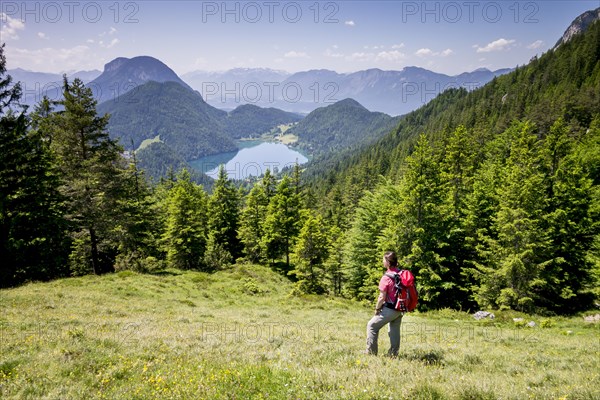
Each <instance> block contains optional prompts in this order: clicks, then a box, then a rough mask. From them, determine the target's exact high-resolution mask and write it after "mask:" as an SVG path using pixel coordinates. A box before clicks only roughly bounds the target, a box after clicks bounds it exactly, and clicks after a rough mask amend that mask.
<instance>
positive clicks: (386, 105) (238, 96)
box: [182, 67, 512, 115]
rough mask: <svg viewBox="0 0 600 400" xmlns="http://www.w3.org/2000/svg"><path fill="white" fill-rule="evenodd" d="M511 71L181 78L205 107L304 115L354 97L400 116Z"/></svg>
mask: <svg viewBox="0 0 600 400" xmlns="http://www.w3.org/2000/svg"><path fill="white" fill-rule="evenodd" d="M511 70H512V69H510V68H506V69H500V70H497V71H490V70H488V69H485V68H482V69H477V70H475V71H472V72H465V73H462V74H459V75H455V76H450V75H445V74H440V73H436V72H432V71H429V70H427V69H424V68H419V67H406V68H404V69H402V70H401V71H383V70H380V69H376V68H374V69H368V70H364V71H358V72H354V73H348V74H340V73H337V72H335V71H331V70H326V69H320V70H310V71H302V72H297V73H295V74H291V75H290V74H288V73H285V72H282V71H276V70H271V69H264V68H260V69H252V68H245V69H233V70H229V71H225V72H222V73H214V72H202V71H196V72H192V73H188V74H185V75H183V76H182V78H183V79H184V80H186V81H187V82H188V83H189V84H190V86H192V87H193V88H194V89H196V90H198V91H200V92H201V93H202V95H203V97H204V99H205V100H206V102H207V103H209V104H211V105H212V106H214V107H217V108H223V109H233V108H235V107H237V106H239V105H240V104H247V103H251V104H255V105H258V106H263V107H265V106H267V107H276V108H280V109H282V110H286V111H293V112H300V113H308V112H310V111H313V110H315V109H316V108H319V107H323V106H327V105H330V104H333V103H335V102H337V101H339V100H342V99H345V98H353V99H355V100H357V101H358V102H359V103H361V104H362V105H363V106H365V107H366V108H367V109H369V110H371V111H380V112H384V113H386V114H390V115H402V114H406V113H408V112H410V111H413V110H415V109H417V108H419V107H420V106H422V105H423V104H425V103H427V102H429V101H430V100H432V99H433V98H434V97H435V96H437V94H439V93H441V92H443V91H444V90H445V89H448V88H451V87H464V88H466V89H468V90H473V89H476V88H478V87H481V86H483V85H485V84H486V83H487V82H489V81H491V80H492V79H493V78H494V77H496V76H500V75H503V74H505V73H507V72H510V71H511Z"/></svg>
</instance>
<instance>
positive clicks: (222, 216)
mask: <svg viewBox="0 0 600 400" xmlns="http://www.w3.org/2000/svg"><path fill="white" fill-rule="evenodd" d="M239 208H240V199H239V197H238V192H237V190H236V188H235V186H234V185H233V182H232V181H231V180H230V179H229V178H228V177H227V172H226V171H225V167H224V166H223V165H221V167H220V168H219V176H218V177H217V180H216V181H215V184H214V186H213V193H212V195H211V196H210V200H209V219H208V223H209V230H210V232H211V233H212V234H213V235H214V242H215V245H219V246H218V247H214V246H213V247H211V249H213V248H214V249H215V250H216V249H219V251H221V250H223V251H226V252H228V253H229V255H230V256H229V258H231V259H233V260H235V259H237V258H238V257H239V256H240V255H241V244H240V239H239V238H238V236H237V231H238V218H239ZM219 258H222V257H219Z"/></svg>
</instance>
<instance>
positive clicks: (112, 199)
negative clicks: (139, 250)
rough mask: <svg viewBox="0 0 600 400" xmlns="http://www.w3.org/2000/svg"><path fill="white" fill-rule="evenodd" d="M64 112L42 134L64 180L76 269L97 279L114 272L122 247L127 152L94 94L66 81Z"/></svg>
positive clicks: (50, 117) (44, 123)
mask: <svg viewBox="0 0 600 400" xmlns="http://www.w3.org/2000/svg"><path fill="white" fill-rule="evenodd" d="M62 94H63V100H61V101H60V102H58V103H59V104H60V105H61V106H62V107H63V108H64V110H62V111H60V112H53V113H51V114H50V115H48V116H47V119H46V121H40V125H39V126H40V129H41V130H44V131H45V130H48V131H47V132H44V133H43V134H44V135H46V136H47V137H49V138H50V141H51V149H52V150H53V152H54V153H55V154H56V157H57V162H58V167H59V170H60V175H61V187H60V190H61V193H62V194H63V196H64V197H65V199H66V201H67V208H68V212H69V217H68V220H69V222H70V224H71V227H72V230H73V237H74V245H73V251H72V253H71V256H70V258H71V264H72V269H73V270H74V271H77V272H78V273H87V272H89V271H92V272H94V273H96V274H98V273H102V272H106V271H110V270H112V268H113V263H114V257H115V255H116V248H117V245H116V244H115V242H114V238H113V237H111V231H112V230H113V228H114V224H115V221H116V220H117V219H118V216H119V207H118V203H119V199H120V198H121V197H122V196H123V194H124V193H123V191H122V189H123V188H122V183H123V173H124V170H125V164H124V160H123V158H122V156H121V152H122V148H121V147H120V146H118V145H117V143H116V142H115V141H114V140H112V139H111V138H110V137H109V135H108V132H107V131H106V125H107V123H108V118H109V116H108V115H105V116H102V117H99V116H97V115H96V100H94V98H93V94H92V91H91V89H89V88H86V87H85V86H84V84H83V82H82V81H81V80H79V79H75V80H74V81H73V82H72V83H69V82H68V80H67V78H66V77H65V78H64V81H63V93H62Z"/></svg>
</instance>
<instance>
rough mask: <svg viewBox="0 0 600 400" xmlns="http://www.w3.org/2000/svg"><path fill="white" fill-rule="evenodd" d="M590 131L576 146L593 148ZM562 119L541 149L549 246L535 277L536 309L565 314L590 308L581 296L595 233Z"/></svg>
mask: <svg viewBox="0 0 600 400" xmlns="http://www.w3.org/2000/svg"><path fill="white" fill-rule="evenodd" d="M598 132H599V131H598V130H593V129H590V130H589V132H588V135H587V137H586V138H585V139H586V140H584V141H583V142H582V145H583V146H585V147H586V148H587V149H589V148H593V147H594V145H593V141H594V135H596V136H597V137H596V140H597V138H598V137H600V135H598ZM572 147H573V141H572V140H571V139H570V138H569V131H568V128H567V126H566V125H565V123H564V121H563V120H562V119H559V120H558V121H556V122H555V123H554V125H553V126H552V127H551V129H550V132H549V134H548V136H547V137H546V139H545V141H544V145H543V147H542V150H541V151H542V157H543V167H544V170H545V175H546V193H547V194H546V199H547V203H546V204H547V207H546V210H545V213H546V215H545V216H544V218H543V224H544V228H545V230H546V232H547V235H548V239H549V241H550V245H549V246H548V248H547V250H546V254H545V255H544V257H545V259H546V262H545V265H544V269H543V271H542V272H541V276H540V279H541V282H543V287H542V288H541V290H540V291H539V293H538V296H539V301H538V302H537V303H538V304H539V305H540V306H543V307H545V308H547V309H550V310H553V311H556V312H559V313H570V312H574V311H578V310H581V309H586V308H587V307H589V306H591V303H592V300H593V297H592V296H590V293H589V292H586V290H587V289H588V288H589V287H591V286H592V285H593V283H594V281H593V278H592V270H593V264H592V262H591V260H590V258H589V254H590V253H591V251H593V246H594V240H595V237H596V235H598V232H599V228H600V226H599V224H598V222H595V221H598V212H597V211H595V210H594V209H593V203H594V200H593V199H594V191H593V180H592V179H591V178H590V177H589V175H588V173H587V172H586V170H585V169H586V168H585V166H584V165H583V164H582V160H581V159H580V158H579V157H578V154H577V153H578V152H577V151H573V150H572Z"/></svg>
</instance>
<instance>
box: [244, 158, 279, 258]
mask: <svg viewBox="0 0 600 400" xmlns="http://www.w3.org/2000/svg"><path fill="white" fill-rule="evenodd" d="M272 185H273V182H272V176H271V173H270V171H269V170H268V169H267V171H266V173H265V175H264V177H263V179H262V181H261V182H258V183H256V184H255V185H254V186H253V187H252V189H251V190H250V193H249V194H248V196H246V204H245V206H244V209H243V211H242V213H241V216H240V227H239V230H238V237H239V239H240V241H241V243H242V245H243V253H244V256H245V257H246V259H247V260H248V261H250V262H253V263H260V262H263V261H265V260H266V254H265V248H264V246H263V242H262V238H263V235H264V221H265V218H266V215H267V207H268V205H269V196H268V194H267V193H268V192H269V191H272V190H273V188H272ZM270 186H271V187H270Z"/></svg>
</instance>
